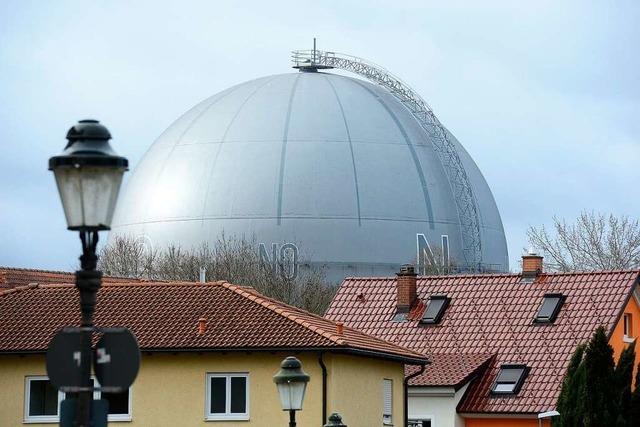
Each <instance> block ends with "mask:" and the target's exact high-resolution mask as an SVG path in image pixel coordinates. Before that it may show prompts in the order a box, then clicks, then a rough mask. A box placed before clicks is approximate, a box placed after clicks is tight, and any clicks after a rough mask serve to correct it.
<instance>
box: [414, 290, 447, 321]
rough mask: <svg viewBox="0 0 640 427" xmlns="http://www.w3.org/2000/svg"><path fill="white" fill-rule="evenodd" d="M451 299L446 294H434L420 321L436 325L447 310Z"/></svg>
mask: <svg viewBox="0 0 640 427" xmlns="http://www.w3.org/2000/svg"><path fill="white" fill-rule="evenodd" d="M450 301H451V300H450V299H449V298H447V296H446V295H432V296H431V298H429V303H428V304H427V308H426V309H425V310H424V314H423V315H422V320H420V323H424V324H428V325H435V324H438V323H440V320H441V319H442V316H443V315H444V312H445V310H446V309H447V307H448V306H449V302H450Z"/></svg>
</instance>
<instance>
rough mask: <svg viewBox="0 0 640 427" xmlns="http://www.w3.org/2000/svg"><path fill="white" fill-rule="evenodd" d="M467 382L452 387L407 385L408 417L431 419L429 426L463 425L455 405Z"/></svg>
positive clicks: (457, 426) (465, 388) (461, 426)
mask: <svg viewBox="0 0 640 427" xmlns="http://www.w3.org/2000/svg"><path fill="white" fill-rule="evenodd" d="M468 386H469V384H465V386H464V387H462V388H460V389H459V390H458V391H455V390H454V388H453V387H409V397H408V399H409V401H408V403H409V419H410V420H413V419H417V420H431V427H464V419H463V418H462V417H461V416H460V415H458V413H457V412H456V407H457V406H458V403H459V402H460V399H462V396H464V393H465V391H466V390H467V387H468Z"/></svg>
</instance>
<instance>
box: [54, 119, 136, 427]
mask: <svg viewBox="0 0 640 427" xmlns="http://www.w3.org/2000/svg"><path fill="white" fill-rule="evenodd" d="M109 139H111V134H110V133H109V131H108V130H107V128H106V127H104V126H103V125H101V124H100V123H99V122H98V121H97V120H81V121H80V122H78V123H77V124H76V125H75V126H73V127H72V128H71V129H69V132H68V133H67V140H68V141H69V142H68V144H67V146H66V147H65V149H64V151H63V152H62V154H61V155H59V156H54V157H52V158H50V159H49V169H50V170H51V171H53V174H54V176H55V178H56V184H57V186H58V192H59V193H60V199H61V201H62V207H63V209H64V214H65V217H66V219H67V228H68V229H69V230H74V231H79V233H80V240H81V241H82V256H80V265H81V269H80V270H79V271H76V287H77V289H78V291H79V292H80V310H81V312H82V321H81V334H82V335H81V341H82V351H81V355H80V363H79V366H80V373H81V376H82V383H81V387H80V389H79V393H78V407H77V411H76V419H75V425H76V426H78V427H80V426H82V427H89V426H90V423H91V409H90V408H91V400H92V395H93V386H92V381H91V358H92V355H91V338H92V333H93V330H94V327H93V314H94V311H95V304H96V294H97V292H98V289H100V286H101V283H102V273H101V272H100V271H97V270H96V267H97V262H98V257H97V255H96V245H97V244H98V231H100V230H109V228H110V225H111V218H112V217H113V211H114V209H115V205H116V201H117V199H118V192H119V191H120V184H121V183H122V176H123V174H124V172H125V171H126V170H127V169H128V165H129V163H128V161H127V159H126V158H124V157H120V156H118V155H116V154H115V152H114V151H113V149H112V148H111V146H110V145H109Z"/></svg>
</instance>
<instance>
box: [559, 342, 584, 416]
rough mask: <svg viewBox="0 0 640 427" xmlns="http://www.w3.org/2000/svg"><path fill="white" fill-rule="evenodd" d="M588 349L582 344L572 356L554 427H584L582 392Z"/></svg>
mask: <svg viewBox="0 0 640 427" xmlns="http://www.w3.org/2000/svg"><path fill="white" fill-rule="evenodd" d="M585 349H586V345H585V344H580V345H578V347H576V350H575V351H574V352H573V355H572V356H571V361H569V367H568V368H567V373H566V374H565V376H564V379H563V380H562V389H561V390H560V397H559V398H558V405H557V406H558V412H560V416H558V417H556V418H553V425H554V427H576V426H580V425H582V423H581V419H582V414H581V402H582V401H581V399H580V398H581V390H582V389H583V388H584V365H583V364H582V358H583V356H584V351H585Z"/></svg>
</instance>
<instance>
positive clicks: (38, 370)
mask: <svg viewBox="0 0 640 427" xmlns="http://www.w3.org/2000/svg"><path fill="white" fill-rule="evenodd" d="M77 298H78V297H77V291H76V290H75V288H74V287H73V286H72V285H69V284H45V285H41V284H36V283H31V284H29V285H26V286H18V287H14V288H12V289H9V290H5V291H2V292H0V313H2V317H1V318H0V425H3V426H4V425H11V426H13V425H21V424H31V425H34V426H38V425H42V426H45V425H51V424H55V423H57V422H58V421H59V405H60V402H61V401H62V400H63V399H64V398H65V396H64V393H61V392H58V391H57V390H54V389H53V388H52V387H51V385H50V384H49V382H48V378H47V376H46V369H45V355H44V352H45V351H46V348H47V345H48V342H49V341H50V339H51V337H52V336H53V335H54V334H55V333H56V332H57V331H58V330H59V329H61V328H62V327H64V326H68V325H76V324H77V323H78V321H79V308H78V306H77V303H78V299H77ZM95 320H96V325H98V326H100V327H112V326H125V327H128V328H129V329H131V330H132V332H133V333H134V334H135V335H136V337H137V339H138V341H139V345H140V347H141V351H142V361H141V367H140V372H139V374H138V377H137V379H136V381H135V383H134V384H133V386H132V387H131V388H130V389H129V390H128V391H126V392H124V393H118V394H107V393H104V394H100V393H99V392H96V393H95V398H102V399H105V400H107V401H108V402H109V421H110V425H118V423H120V422H126V423H127V425H130V424H131V425H139V426H151V425H153V426H178V425H185V426H187V425H188V426H195V425H209V426H211V425H214V426H215V425H220V426H235V425H237V426H274V425H286V424H287V422H288V414H287V413H285V412H283V411H282V410H281V407H280V402H279V398H278V394H277V391H276V387H275V385H274V383H273V380H272V377H273V375H274V374H275V373H276V372H277V371H278V369H279V364H280V362H281V361H282V359H284V358H285V357H286V356H291V355H295V356H296V357H298V358H299V359H300V361H301V362H302V365H303V369H304V370H305V371H306V372H307V373H308V374H309V375H310V376H311V380H310V382H309V384H308V387H307V394H306V397H305V401H304V409H303V410H302V411H300V412H299V413H298V415H297V419H298V421H299V425H323V423H324V422H326V421H324V420H326V418H327V416H328V414H331V413H332V412H339V413H340V414H341V415H342V416H343V419H344V421H345V423H346V424H348V425H349V426H362V427H369V426H384V425H389V424H396V425H400V424H401V423H402V420H403V419H404V410H403V406H404V367H405V365H411V366H413V365H415V366H416V367H419V366H421V365H424V364H425V363H427V361H426V358H425V356H424V355H422V354H420V353H417V352H414V351H411V350H408V349H405V348H402V347H400V346H397V345H394V344H391V343H388V342H386V341H384V340H381V339H378V338H375V337H372V336H369V335H366V334H364V333H362V332H359V331H356V330H354V329H352V328H349V327H344V326H343V325H341V324H337V323H335V322H332V321H329V320H327V319H324V318H322V317H319V316H315V315H313V314H310V313H308V312H305V311H303V310H300V309H297V308H295V307H291V306H288V305H286V304H283V303H280V302H278V301H275V300H272V299H269V298H267V297H264V296H262V295H260V294H259V293H257V292H256V291H255V290H253V289H252V288H249V287H243V286H236V285H231V284H229V283H225V282H216V283H149V282H146V283H144V282H143V283H140V282H137V283H107V284H105V285H103V287H102V289H101V290H100V291H99V294H98V303H97V307H96V319H95Z"/></svg>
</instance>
